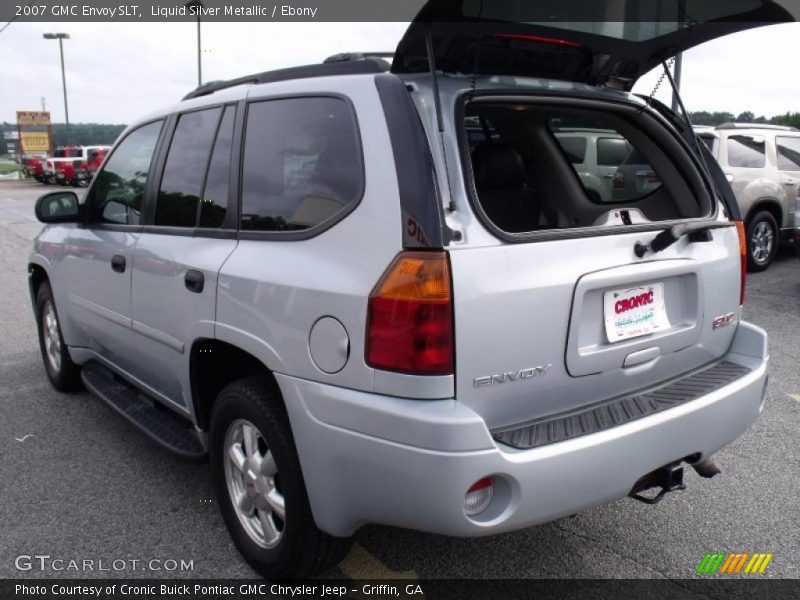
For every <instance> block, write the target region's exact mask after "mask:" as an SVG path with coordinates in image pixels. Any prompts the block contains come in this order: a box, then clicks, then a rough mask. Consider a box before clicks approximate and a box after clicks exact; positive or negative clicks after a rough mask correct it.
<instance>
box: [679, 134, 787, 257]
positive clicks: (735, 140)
mask: <svg viewBox="0 0 800 600" xmlns="http://www.w3.org/2000/svg"><path fill="white" fill-rule="evenodd" d="M695 132H696V133H697V135H698V137H699V138H700V139H701V140H703V142H704V143H705V144H706V145H707V146H708V147H709V149H710V150H711V152H712V153H713V155H714V158H716V159H717V161H718V162H719V164H720V166H721V167H722V170H723V171H724V172H725V176H726V177H727V179H728V181H729V182H730V184H731V186H732V187H733V191H734V193H735V194H736V200H737V201H738V203H739V208H740V209H741V212H742V215H743V217H744V220H745V223H746V225H747V263H748V267H749V268H750V270H751V271H763V270H764V269H766V268H767V267H769V265H770V263H772V260H773V259H774V258H775V254H776V253H777V251H778V244H779V243H780V242H791V241H792V237H793V235H794V231H795V228H796V227H797V225H800V224H798V223H795V203H796V202H797V199H798V198H799V197H800V131H799V130H798V129H796V128H795V127H781V126H779V125H759V124H754V123H726V124H724V125H720V126H719V127H715V128H711V127H695Z"/></svg>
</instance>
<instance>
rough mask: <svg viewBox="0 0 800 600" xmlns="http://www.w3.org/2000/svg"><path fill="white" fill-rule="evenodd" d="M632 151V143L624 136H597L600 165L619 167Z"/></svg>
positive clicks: (598, 161) (598, 162)
mask: <svg viewBox="0 0 800 600" xmlns="http://www.w3.org/2000/svg"><path fill="white" fill-rule="evenodd" d="M630 153H631V145H630V144H629V143H628V140H626V139H625V138H624V137H622V136H619V137H613V138H612V137H602V138H597V164H598V165H600V166H607V167H618V166H620V165H621V164H622V163H624V162H625V161H626V160H627V158H628V156H629V155H630Z"/></svg>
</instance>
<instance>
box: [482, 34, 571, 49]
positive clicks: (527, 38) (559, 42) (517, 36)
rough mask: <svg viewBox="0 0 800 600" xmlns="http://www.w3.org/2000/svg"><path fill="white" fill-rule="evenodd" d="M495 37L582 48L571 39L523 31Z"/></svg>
mask: <svg viewBox="0 0 800 600" xmlns="http://www.w3.org/2000/svg"><path fill="white" fill-rule="evenodd" d="M494 37H496V38H501V39H506V40H524V41H526V42H541V43H543V44H555V45H556V46H568V47H570V48H580V47H581V45H580V44H578V43H577V42H571V41H569V40H562V39H559V38H551V37H546V36H542V35H525V34H521V33H495V34H494Z"/></svg>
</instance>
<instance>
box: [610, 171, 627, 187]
mask: <svg viewBox="0 0 800 600" xmlns="http://www.w3.org/2000/svg"><path fill="white" fill-rule="evenodd" d="M611 186H612V187H613V188H614V189H615V190H621V189H623V188H624V187H625V173H623V172H622V171H617V172H616V173H614V177H613V178H612V179H611Z"/></svg>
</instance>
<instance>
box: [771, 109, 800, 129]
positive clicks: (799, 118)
mask: <svg viewBox="0 0 800 600" xmlns="http://www.w3.org/2000/svg"><path fill="white" fill-rule="evenodd" d="M770 122H771V123H774V124H775V125H786V126H788V127H797V128H798V129H800V112H787V113H785V114H782V115H777V116H774V117H772V119H771V120H770Z"/></svg>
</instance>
